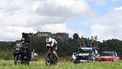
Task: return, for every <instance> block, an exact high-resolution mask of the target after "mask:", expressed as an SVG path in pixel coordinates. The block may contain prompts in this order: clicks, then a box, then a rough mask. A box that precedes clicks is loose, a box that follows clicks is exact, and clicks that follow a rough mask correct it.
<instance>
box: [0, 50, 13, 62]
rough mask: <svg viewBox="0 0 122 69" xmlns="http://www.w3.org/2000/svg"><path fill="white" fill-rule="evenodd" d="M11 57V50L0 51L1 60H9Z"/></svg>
mask: <svg viewBox="0 0 122 69" xmlns="http://www.w3.org/2000/svg"><path fill="white" fill-rule="evenodd" d="M12 57H13V52H12V51H0V59H2V60H10V59H12Z"/></svg>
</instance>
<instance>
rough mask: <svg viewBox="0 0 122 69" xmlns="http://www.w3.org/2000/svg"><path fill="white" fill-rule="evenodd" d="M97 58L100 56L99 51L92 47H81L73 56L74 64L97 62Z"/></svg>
mask: <svg viewBox="0 0 122 69" xmlns="http://www.w3.org/2000/svg"><path fill="white" fill-rule="evenodd" d="M96 56H99V53H98V51H97V50H96V49H95V48H92V47H81V48H80V49H78V50H77V51H76V52H74V53H73V54H72V59H73V62H74V63H80V62H85V61H90V60H92V61H93V60H96Z"/></svg>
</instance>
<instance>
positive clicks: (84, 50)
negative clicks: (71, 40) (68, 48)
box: [77, 49, 92, 53]
mask: <svg viewBox="0 0 122 69" xmlns="http://www.w3.org/2000/svg"><path fill="white" fill-rule="evenodd" d="M77 52H78V53H91V52H92V50H90V49H78V51H77Z"/></svg>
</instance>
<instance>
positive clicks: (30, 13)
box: [0, 0, 89, 40]
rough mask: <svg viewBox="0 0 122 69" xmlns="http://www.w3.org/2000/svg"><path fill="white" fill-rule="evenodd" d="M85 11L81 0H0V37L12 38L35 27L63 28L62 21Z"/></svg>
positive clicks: (65, 28) (32, 30)
mask: <svg viewBox="0 0 122 69" xmlns="http://www.w3.org/2000/svg"><path fill="white" fill-rule="evenodd" d="M87 11H89V7H88V5H87V3H86V2H85V0H12V1H11V0H0V27H1V28H0V32H2V33H0V40H16V39H18V38H20V36H21V33H22V32H35V31H37V29H38V27H39V29H38V30H40V31H53V32H58V31H61V32H67V31H70V30H69V29H68V28H67V24H66V21H67V20H68V19H70V18H71V17H74V16H77V15H79V14H81V13H86V12H87ZM50 26H51V27H53V28H50ZM6 36H9V37H6Z"/></svg>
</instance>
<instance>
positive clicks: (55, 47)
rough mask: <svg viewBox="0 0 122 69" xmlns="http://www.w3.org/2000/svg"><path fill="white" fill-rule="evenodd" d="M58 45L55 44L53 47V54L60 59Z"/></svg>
mask: <svg viewBox="0 0 122 69" xmlns="http://www.w3.org/2000/svg"><path fill="white" fill-rule="evenodd" d="M56 51H57V45H54V47H53V54H54V55H55V57H56V58H57V59H58V54H57V52H56Z"/></svg>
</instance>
